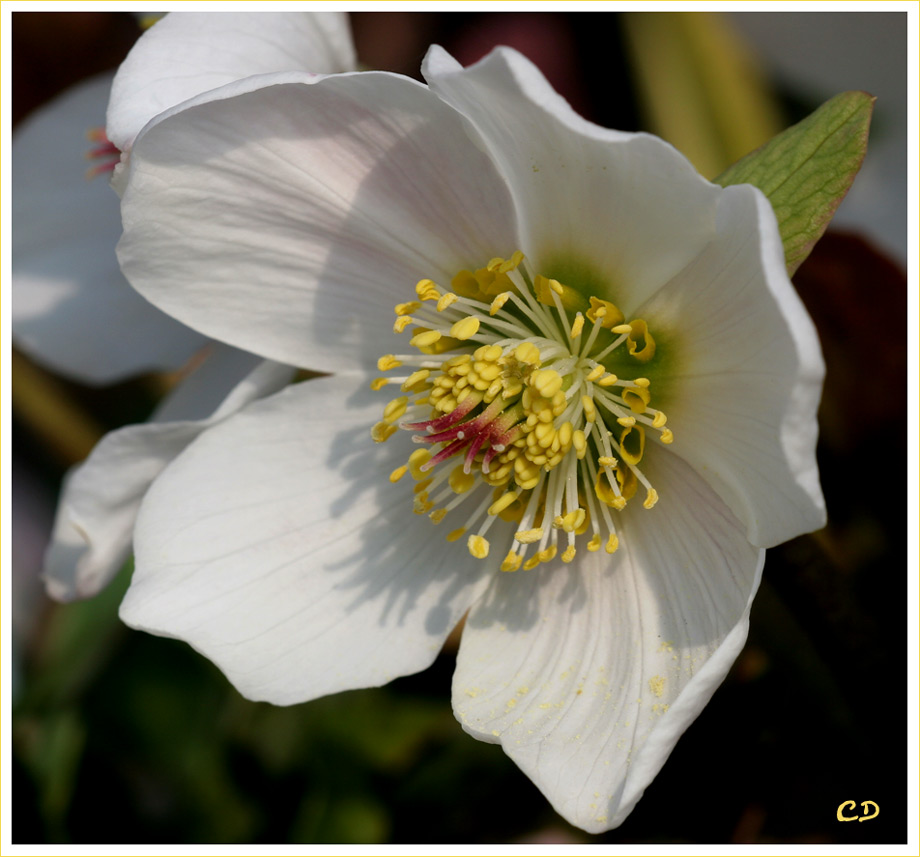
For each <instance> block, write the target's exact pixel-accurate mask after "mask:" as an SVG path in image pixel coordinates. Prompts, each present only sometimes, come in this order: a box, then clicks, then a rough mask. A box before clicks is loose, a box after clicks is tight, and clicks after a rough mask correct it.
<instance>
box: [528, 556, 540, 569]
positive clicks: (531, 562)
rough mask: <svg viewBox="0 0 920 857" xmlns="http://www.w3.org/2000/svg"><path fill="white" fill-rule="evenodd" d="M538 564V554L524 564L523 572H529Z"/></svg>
mask: <svg viewBox="0 0 920 857" xmlns="http://www.w3.org/2000/svg"><path fill="white" fill-rule="evenodd" d="M539 564H540V554H537V555H536V556H532V557H531V558H530V559H529V560H527V562H525V563H524V571H530V570H531V569H533V568H536V567H537V566H538V565H539Z"/></svg>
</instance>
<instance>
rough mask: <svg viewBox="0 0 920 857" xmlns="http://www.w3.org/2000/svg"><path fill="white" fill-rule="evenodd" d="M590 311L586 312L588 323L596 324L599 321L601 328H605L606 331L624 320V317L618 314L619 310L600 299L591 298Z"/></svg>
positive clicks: (620, 313)
mask: <svg viewBox="0 0 920 857" xmlns="http://www.w3.org/2000/svg"><path fill="white" fill-rule="evenodd" d="M589 300H590V301H591V309H589V310H588V312H587V315H588V321H590V322H592V323H593V322H596V321H598V320H600V325H601V327H606V328H607V329H608V330H609V329H610V328H611V327H613V326H614V325H615V324H619V323H620V322H621V321H623V320H624V319H625V316H624V315H623V313H622V312H620V310H619V308H618V307H617V306H616V305H614V304H612V303H610V301H605V300H601V299H600V298H595V297H591V298H589Z"/></svg>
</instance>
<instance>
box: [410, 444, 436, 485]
mask: <svg viewBox="0 0 920 857" xmlns="http://www.w3.org/2000/svg"><path fill="white" fill-rule="evenodd" d="M430 458H431V453H430V452H429V451H428V450H427V449H417V450H415V452H413V453H412V455H410V456H409V462H408V464H409V471H410V473H412V478H413V479H426V478H427V474H426V473H425V471H424V470H420V469H419V468H420V467H421V466H422V465H423V464H424V463H425V462H426V461H428V460H429V459H430Z"/></svg>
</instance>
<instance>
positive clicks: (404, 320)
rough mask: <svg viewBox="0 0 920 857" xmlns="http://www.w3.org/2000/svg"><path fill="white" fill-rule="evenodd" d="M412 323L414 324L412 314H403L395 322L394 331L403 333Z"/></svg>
mask: <svg viewBox="0 0 920 857" xmlns="http://www.w3.org/2000/svg"><path fill="white" fill-rule="evenodd" d="M410 324H412V316H411V315H401V316H399V317H398V318H397V319H396V321H395V322H393V333H402V332H403V331H404V330H405V329H406V328H407V327H408V326H409V325H410Z"/></svg>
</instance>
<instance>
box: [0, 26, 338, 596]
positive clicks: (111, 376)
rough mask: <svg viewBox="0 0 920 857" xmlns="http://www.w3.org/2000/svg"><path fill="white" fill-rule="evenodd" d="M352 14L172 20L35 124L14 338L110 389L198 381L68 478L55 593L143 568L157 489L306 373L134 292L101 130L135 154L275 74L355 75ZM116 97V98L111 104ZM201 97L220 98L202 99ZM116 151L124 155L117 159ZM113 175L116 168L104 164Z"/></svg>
mask: <svg viewBox="0 0 920 857" xmlns="http://www.w3.org/2000/svg"><path fill="white" fill-rule="evenodd" d="M354 65H355V59H354V48H353V46H352V42H351V33H350V29H349V24H348V17H347V15H345V14H341V13H298V14H290V13H285V14H278V13H265V12H260V13H256V14H253V13H241V14H229V13H222V14H213V13H209V14H198V13H173V14H169V15H167V16H166V17H165V18H164V19H162V20H161V21H159V22H158V23H156V24H155V25H154V26H153V27H152V28H151V29H150V30H148V31H147V32H146V33H145V34H144V35H143V36H142V37H141V38H140V39H139V40H138V42H137V44H136V45H135V47H134V48H133V49H132V51H131V53H130V55H129V56H128V59H127V60H126V61H125V63H124V64H123V65H122V67H121V68H120V69H119V71H118V74H117V75H116V76H115V79H114V83H113V81H112V78H111V76H110V75H103V76H100V77H98V78H94V79H92V80H91V81H88V82H87V83H84V84H80V85H79V86H76V87H74V88H73V89H72V90H71V91H69V92H68V93H66V94H65V95H64V96H62V97H61V98H60V99H58V100H56V101H55V102H54V103H52V104H51V105H49V106H48V107H47V108H44V109H43V110H41V111H39V112H38V113H36V115H35V116H34V117H31V118H30V119H29V120H28V121H27V122H26V123H25V124H24V126H23V127H22V129H21V131H20V132H18V133H17V135H16V138H15V140H14V146H13V149H14V152H13V164H14V188H13V219H14V221H15V226H14V230H13V293H14V299H13V333H14V339H15V342H16V344H17V346H18V347H20V348H22V349H23V350H25V351H26V352H27V353H28V354H29V355H30V357H32V358H33V359H35V360H37V361H39V362H41V363H43V364H45V365H47V366H49V367H50V368H52V369H53V370H54V371H56V372H59V373H61V374H65V375H68V376H69V377H71V378H75V379H77V380H80V381H83V382H90V383H108V382H112V381H116V380H119V379H122V378H124V377H126V376H128V375H132V374H136V373H138V372H141V371H145V370H146V371H149V370H152V369H177V368H179V367H181V366H183V365H185V364H187V363H188V362H189V359H190V358H191V357H192V356H193V355H194V354H195V353H196V352H198V353H199V354H200V356H201V357H202V358H203V360H202V362H201V363H200V365H198V367H197V368H196V369H195V370H194V371H193V372H192V373H191V374H190V375H189V376H188V377H187V378H186V379H185V380H184V381H183V382H182V383H181V384H180V386H179V387H178V388H177V390H176V391H175V392H174V393H173V395H171V396H170V397H169V398H168V399H167V401H165V402H164V403H163V404H162V405H161V406H160V408H158V409H157V411H156V413H155V414H154V415H153V417H152V418H151V421H150V422H149V423H148V424H145V425H135V426H127V427H125V428H122V429H118V430H117V431H114V432H112V433H111V434H109V435H107V436H106V437H105V438H103V439H102V441H100V443H99V444H98V445H97V447H96V449H95V450H94V451H93V454H92V455H91V456H90V458H89V459H88V461H87V462H85V463H84V464H83V465H81V466H80V467H78V468H76V469H75V470H74V471H73V472H72V473H70V474H68V476H67V479H66V482H65V489H64V492H63V495H62V498H61V501H60V504H59V507H58V511H57V516H56V520H55V527H54V538H53V541H52V544H51V546H50V548H49V550H48V553H47V556H46V560H45V580H46V584H47V587H48V591H49V594H51V595H52V596H53V597H54V598H58V599H61V600H69V599H72V598H78V597H88V596H91V595H94V594H95V593H96V592H98V591H99V589H101V588H102V587H103V586H104V585H105V584H107V583H108V582H109V581H110V580H111V579H112V577H113V576H114V575H115V574H116V572H117V571H118V569H119V568H121V567H122V565H123V564H124V561H125V560H126V559H127V557H128V556H129V554H130V549H131V539H132V534H133V529H134V520H135V517H136V513H137V509H138V506H139V504H140V501H141V499H142V498H143V496H144V493H145V492H146V490H147V488H148V487H149V485H150V483H151V482H152V480H153V479H154V478H155V477H156V475H157V474H158V473H159V472H160V471H161V470H162V468H163V467H164V466H165V465H166V464H167V463H168V462H169V461H171V460H172V458H174V457H175V455H177V454H178V453H179V452H180V451H181V450H182V449H184V448H185V446H186V445H187V444H188V443H189V442H190V441H191V440H192V439H193V438H195V437H197V436H198V435H199V434H200V433H202V432H203V431H206V430H207V429H208V428H209V427H210V426H212V425H214V424H215V423H216V422H219V421H220V420H221V419H224V418H225V417H226V416H227V415H228V414H230V413H233V412H235V411H236V410H238V409H239V408H240V407H241V406H243V405H244V404H246V403H248V402H250V401H252V400H253V399H255V398H259V397H261V396H264V395H267V394H269V393H272V392H276V391H277V390H278V389H280V388H281V387H283V386H284V385H285V384H287V383H288V382H289V381H290V379H291V377H292V375H293V372H294V370H293V369H292V368H290V367H286V366H280V365H278V364H276V363H274V362H272V361H265V360H263V359H262V358H261V357H258V356H256V355H253V354H248V353H245V352H241V351H239V350H237V349H235V348H231V347H228V346H225V345H223V344H220V343H213V342H212V343H210V344H209V341H208V339H207V338H206V337H203V336H201V335H200V334H198V333H196V332H194V331H192V330H190V329H189V328H188V327H186V326H185V325H183V324H180V323H178V322H176V321H175V320H174V319H172V318H170V317H169V316H167V315H165V314H164V313H162V312H161V311H160V310H158V309H156V308H155V307H153V306H151V305H150V304H149V303H148V302H147V301H146V300H144V299H143V298H142V297H140V296H139V295H138V294H137V292H135V291H134V290H133V289H132V288H131V287H130V286H129V285H128V283H127V282H126V281H125V279H124V277H123V275H122V274H121V271H120V269H119V267H118V262H117V259H116V257H115V252H114V251H115V245H116V243H117V241H118V237H119V235H120V234H121V217H120V212H119V200H118V197H117V196H116V195H115V193H113V192H112V190H111V189H110V188H109V187H108V185H107V183H106V182H105V181H103V180H102V178H101V177H100V178H95V179H90V180H87V177H86V174H85V173H86V165H87V164H86V160H85V158H84V156H83V155H84V150H85V148H86V145H87V143H86V132H87V130H88V129H91V128H93V127H94V126H98V125H100V124H101V122H102V120H103V119H104V118H105V115H106V103H107V102H108V105H109V107H108V113H109V117H108V119H109V121H108V125H107V127H106V134H102V133H101V131H99V130H97V131H96V132H94V137H95V139H97V140H100V141H102V142H103V144H105V142H106V141H107V140H112V141H115V143H117V144H118V147H119V148H120V149H122V150H124V151H127V150H129V149H130V147H131V145H132V143H133V140H134V137H135V136H136V135H137V133H138V131H140V129H141V128H142V127H143V125H145V124H146V123H147V121H149V120H150V119H151V118H153V117H154V116H156V115H157V114H158V113H159V112H160V111H161V110H163V109H165V108H167V107H174V106H175V105H177V104H179V102H181V101H182V100H184V99H186V98H188V97H191V96H202V97H204V98H207V94H206V92H207V90H209V89H212V88H214V87H217V86H220V85H222V84H224V83H226V82H228V81H232V80H237V79H239V78H242V77H246V76H249V75H253V74H258V73H262V72H266V71H279V70H301V71H303V72H326V73H332V72H338V71H345V70H348V69H351V68H353V67H354ZM110 89H111V99H110V98H109V90H110ZM202 93H205V94H204V95H202ZM100 148H101V149H102V150H103V152H108V151H110V150H111V151H115V154H116V157H117V150H114V149H112V148H111V145H110V144H109V146H108V147H106V146H105V145H103V146H101V147H100ZM102 166H103V171H105V169H104V168H105V167H113V166H114V164H112V163H103V165H102Z"/></svg>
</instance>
